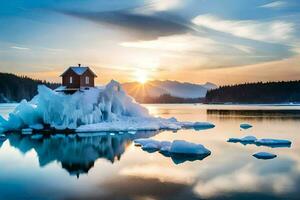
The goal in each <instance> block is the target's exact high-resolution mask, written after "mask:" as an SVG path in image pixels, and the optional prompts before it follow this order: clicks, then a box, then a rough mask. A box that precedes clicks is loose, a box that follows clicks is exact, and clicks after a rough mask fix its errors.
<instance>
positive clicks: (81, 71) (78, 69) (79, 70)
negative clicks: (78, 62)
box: [60, 66, 97, 77]
mask: <svg viewBox="0 0 300 200" xmlns="http://www.w3.org/2000/svg"><path fill="white" fill-rule="evenodd" d="M70 69H71V70H72V71H73V72H74V73H75V74H77V75H79V76H81V75H82V74H84V73H85V72H86V71H87V70H89V71H90V72H91V73H92V74H93V75H94V76H95V77H97V75H96V74H95V73H94V72H93V71H92V70H91V69H90V68H89V67H73V66H71V67H69V68H68V69H67V70H66V71H65V72H64V73H62V74H61V75H60V76H63V75H64V74H65V73H66V72H67V71H69V70H70Z"/></svg>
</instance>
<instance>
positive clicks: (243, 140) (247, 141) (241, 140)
mask: <svg viewBox="0 0 300 200" xmlns="http://www.w3.org/2000/svg"><path fill="white" fill-rule="evenodd" d="M256 140H257V138H256V137H254V136H252V135H248V136H245V137H243V138H229V139H228V140H227V142H232V143H237V142H239V143H242V144H253V143H255V141H256Z"/></svg>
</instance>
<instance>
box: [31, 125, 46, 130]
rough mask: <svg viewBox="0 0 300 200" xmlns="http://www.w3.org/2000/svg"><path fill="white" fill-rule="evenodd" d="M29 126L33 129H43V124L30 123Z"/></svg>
mask: <svg viewBox="0 0 300 200" xmlns="http://www.w3.org/2000/svg"><path fill="white" fill-rule="evenodd" d="M29 128H31V129H34V130H43V129H44V126H43V124H33V125H30V126H29Z"/></svg>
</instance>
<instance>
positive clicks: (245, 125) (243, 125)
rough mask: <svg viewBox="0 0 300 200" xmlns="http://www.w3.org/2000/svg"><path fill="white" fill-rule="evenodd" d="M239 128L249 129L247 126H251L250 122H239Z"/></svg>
mask: <svg viewBox="0 0 300 200" xmlns="http://www.w3.org/2000/svg"><path fill="white" fill-rule="evenodd" d="M240 128H241V129H249V128H252V125H251V124H246V123H243V124H240Z"/></svg>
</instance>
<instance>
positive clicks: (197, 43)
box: [120, 34, 220, 53]
mask: <svg viewBox="0 0 300 200" xmlns="http://www.w3.org/2000/svg"><path fill="white" fill-rule="evenodd" d="M120 45H121V46H124V47H133V48H143V49H152V50H159V51H175V52H188V51H197V52H204V53H212V52H216V51H218V48H219V47H218V46H219V45H220V44H218V43H217V42H216V41H214V40H212V39H210V38H208V37H200V36H194V35H191V34H183V35H174V36H165V37H159V38H158V39H156V40H150V41H137V42H123V43H121V44H120ZM203 47H205V48H203Z"/></svg>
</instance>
